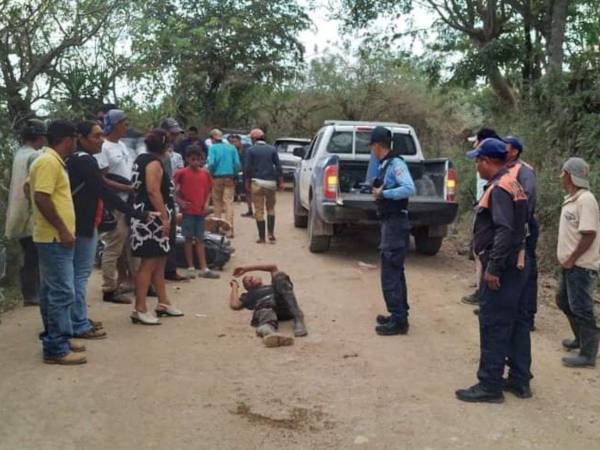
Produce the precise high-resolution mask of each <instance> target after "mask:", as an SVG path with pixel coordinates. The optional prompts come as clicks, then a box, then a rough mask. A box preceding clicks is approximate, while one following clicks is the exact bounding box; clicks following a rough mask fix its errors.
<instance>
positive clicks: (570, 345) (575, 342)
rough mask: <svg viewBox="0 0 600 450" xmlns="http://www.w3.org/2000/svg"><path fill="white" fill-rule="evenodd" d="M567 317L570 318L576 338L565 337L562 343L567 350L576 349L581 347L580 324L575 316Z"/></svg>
mask: <svg viewBox="0 0 600 450" xmlns="http://www.w3.org/2000/svg"><path fill="white" fill-rule="evenodd" d="M567 319H568V320H569V325H571V330H573V335H574V336H575V339H564V340H563V341H562V345H563V347H564V348H566V349H567V350H575V349H578V348H579V325H578V324H577V321H576V320H575V319H574V318H573V317H571V316H567Z"/></svg>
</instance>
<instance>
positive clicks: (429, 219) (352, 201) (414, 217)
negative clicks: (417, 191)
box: [339, 192, 458, 226]
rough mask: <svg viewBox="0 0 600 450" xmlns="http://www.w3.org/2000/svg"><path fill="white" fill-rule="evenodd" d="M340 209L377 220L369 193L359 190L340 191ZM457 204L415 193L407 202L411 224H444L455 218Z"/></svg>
mask: <svg viewBox="0 0 600 450" xmlns="http://www.w3.org/2000/svg"><path fill="white" fill-rule="evenodd" d="M340 198H341V201H340V203H341V205H339V207H341V209H342V210H343V209H347V210H348V213H349V215H351V216H354V217H356V214H357V212H358V211H363V213H364V216H363V220H372V221H375V220H377V206H376V204H375V201H374V200H373V197H372V196H371V195H370V194H361V193H359V192H351V193H341V195H340ZM457 211H458V205H457V204H456V203H451V202H447V201H445V200H443V199H442V198H438V197H428V196H423V195H415V196H414V197H411V198H410V200H409V202H408V214H409V217H410V221H411V224H412V225H413V226H415V225H416V226H419V225H446V224H448V223H452V221H454V219H455V218H456V213H457Z"/></svg>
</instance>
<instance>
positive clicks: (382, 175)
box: [369, 127, 416, 336]
mask: <svg viewBox="0 0 600 450" xmlns="http://www.w3.org/2000/svg"><path fill="white" fill-rule="evenodd" d="M369 144H370V146H371V153H372V154H373V155H374V156H375V157H376V158H377V160H378V161H379V171H378V175H377V177H376V178H375V180H374V181H373V190H372V192H373V198H374V199H375V203H376V205H377V215H378V216H379V221H380V223H381V225H380V226H381V242H380V244H379V251H380V253H381V290H382V291H383V298H384V300H385V304H386V307H387V310H388V312H389V316H384V315H379V316H377V318H376V321H377V326H376V327H375V332H376V333H377V334H379V335H380V336H392V335H397V334H406V333H408V328H409V326H408V309H409V306H408V295H407V289H406V277H405V275H404V257H405V256H406V252H407V251H408V242H409V231H410V224H409V222H408V199H409V197H412V196H413V195H415V192H416V190H415V183H414V181H413V179H412V176H411V175H410V172H409V170H408V166H407V165H406V163H405V162H404V160H403V159H402V158H401V157H399V156H398V155H397V154H396V153H394V152H393V151H392V149H391V145H392V132H391V131H390V130H389V129H387V128H385V127H375V128H374V129H373V131H372V132H371V140H370V142H369Z"/></svg>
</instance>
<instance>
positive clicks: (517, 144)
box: [504, 136, 523, 153]
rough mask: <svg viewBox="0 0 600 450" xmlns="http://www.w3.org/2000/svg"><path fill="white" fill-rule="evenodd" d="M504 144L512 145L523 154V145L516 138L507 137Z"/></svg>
mask: <svg viewBox="0 0 600 450" xmlns="http://www.w3.org/2000/svg"><path fill="white" fill-rule="evenodd" d="M504 142H506V143H507V144H510V145H512V146H513V147H514V148H516V149H517V151H518V152H519V153H521V152H522V151H523V143H522V142H521V140H520V139H519V138H518V137H516V136H507V137H505V138H504Z"/></svg>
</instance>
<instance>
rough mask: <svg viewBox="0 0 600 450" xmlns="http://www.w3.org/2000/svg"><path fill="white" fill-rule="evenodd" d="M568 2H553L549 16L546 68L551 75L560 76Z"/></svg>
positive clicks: (561, 0) (565, 0) (563, 0)
mask: <svg viewBox="0 0 600 450" xmlns="http://www.w3.org/2000/svg"><path fill="white" fill-rule="evenodd" d="M568 9H569V0H554V2H553V4H552V11H548V14H549V15H551V17H552V19H551V23H550V38H549V40H548V47H547V51H548V68H549V71H550V72H551V73H555V74H560V73H562V68H563V59H564V49H563V45H564V42H565V32H566V29H567V13H568Z"/></svg>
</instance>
